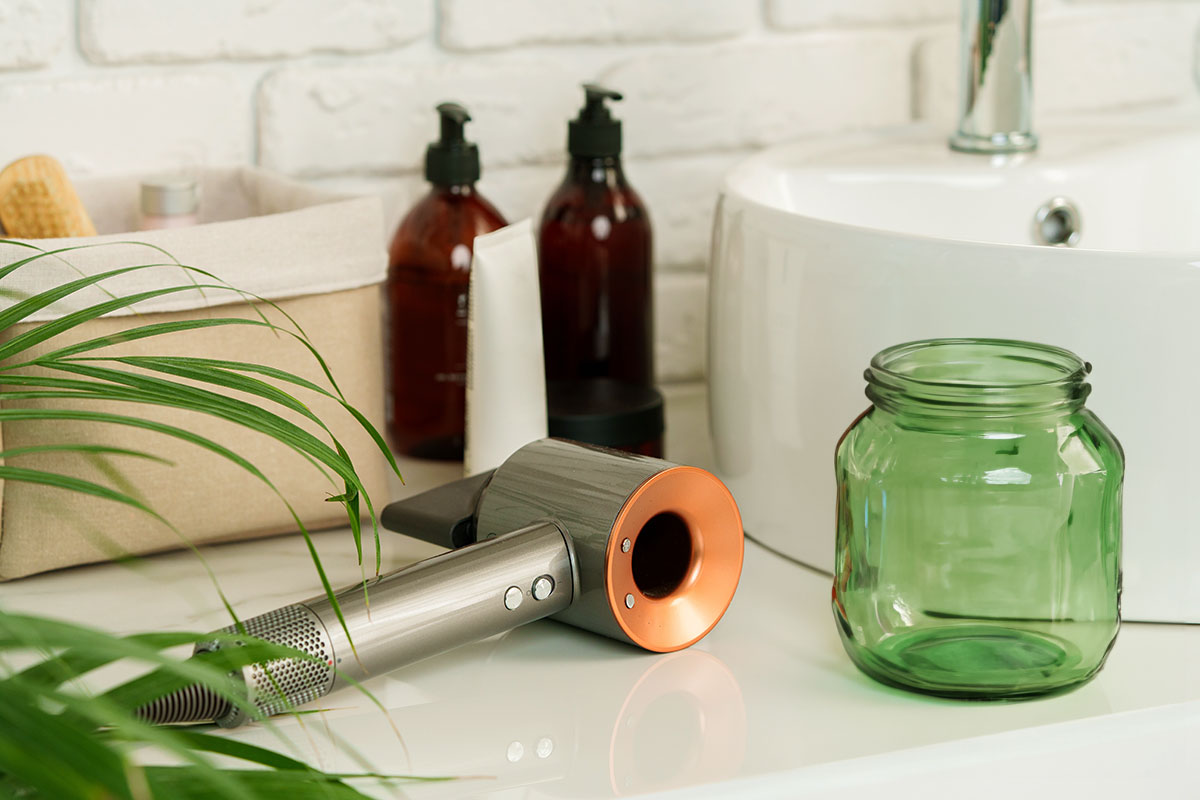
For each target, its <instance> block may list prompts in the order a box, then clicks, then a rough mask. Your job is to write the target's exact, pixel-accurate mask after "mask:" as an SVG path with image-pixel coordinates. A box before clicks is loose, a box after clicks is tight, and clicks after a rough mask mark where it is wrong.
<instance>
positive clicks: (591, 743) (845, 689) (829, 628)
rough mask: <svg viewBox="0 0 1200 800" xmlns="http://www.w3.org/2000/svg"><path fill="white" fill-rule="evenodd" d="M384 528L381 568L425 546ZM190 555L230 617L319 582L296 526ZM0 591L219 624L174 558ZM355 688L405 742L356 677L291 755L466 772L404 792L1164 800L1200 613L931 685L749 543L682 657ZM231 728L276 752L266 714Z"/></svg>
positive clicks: (508, 657) (445, 660) (442, 660)
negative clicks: (1070, 676)
mask: <svg viewBox="0 0 1200 800" xmlns="http://www.w3.org/2000/svg"><path fill="white" fill-rule="evenodd" d="M381 535H382V536H383V537H384V538H383V553H384V561H385V564H384V568H385V569H393V568H396V567H398V566H401V565H403V564H405V563H408V562H410V561H412V560H415V559H418V558H422V557H425V556H428V555H431V554H433V553H435V552H436V551H437V548H434V547H433V546H431V545H427V544H424V543H420V542H416V541H413V540H410V539H407V538H405V537H401V536H398V535H395V534H390V533H386V532H384V533H383V534H381ZM316 540H317V545H318V548H319V550H320V552H321V554H322V557H323V559H324V560H325V563H326V566H327V569H328V570H329V572H330V577H331V580H333V582H334V584H335V585H339V584H345V583H350V582H353V581H354V579H355V578H356V576H357V575H358V568H357V566H356V565H355V563H354V550H353V545H352V541H351V538H350V535H349V533H348V532H346V531H334V532H327V533H322V534H318V535H317V536H316ZM205 553H206V555H207V557H208V559H209V561H210V563H211V565H212V567H213V569H214V570H215V572H216V574H217V575H218V577H219V579H220V582H221V586H222V587H223V588H224V590H225V592H226V593H227V594H228V596H229V597H230V599H231V601H232V602H233V603H234V604H235V606H236V607H237V609H238V610H239V613H241V614H243V615H247V616H248V615H253V614H257V613H261V612H263V611H267V610H269V609H271V608H274V607H277V606H279V605H283V604H285V603H288V602H292V601H295V600H301V599H303V598H305V597H308V596H311V595H313V594H316V593H318V592H317V587H318V586H319V584H318V582H317V578H316V575H315V574H314V571H313V569H312V567H311V565H310V562H309V559H308V555H307V553H306V551H305V547H304V545H303V542H302V540H301V539H299V538H298V537H283V538H275V539H268V540H261V541H257V542H247V543H241V544H230V545H221V546H216V547H211V548H206V549H205ZM0 603H2V604H3V606H4V608H6V609H8V610H12V611H28V612H36V613H41V614H47V615H52V616H59V617H63V618H66V619H71V620H76V621H80V622H87V623H91V624H94V625H98V626H101V627H103V628H107V629H109V630H112V631H116V632H120V633H132V632H136V631H143V630H149V629H190V630H207V629H212V628H216V627H220V626H222V625H225V624H227V623H228V619H227V617H226V616H225V613H224V611H223V610H222V609H221V606H220V603H219V601H218V599H217V596H216V593H215V591H214V590H213V588H212V585H211V583H210V582H209V581H208V579H207V578H206V577H205V575H204V571H203V570H202V568H201V567H200V565H199V564H198V563H197V561H196V559H195V557H194V556H191V555H189V554H187V553H173V554H167V555H160V556H155V557H151V558H146V559H143V560H142V561H141V562H139V563H138V564H136V565H135V566H134V567H132V568H130V567H123V566H117V565H111V564H110V565H102V566H93V567H82V568H76V569H71V570H64V571H60V572H57V573H51V574H48V575H42V576H38V577H33V578H28V579H24V580H20V581H15V582H12V583H8V584H5V585H3V586H0ZM367 686H368V688H370V689H371V691H372V692H374V693H375V694H376V696H377V697H378V698H379V699H380V700H381V701H382V702H383V704H384V705H385V706H386V707H387V709H388V710H389V713H390V715H391V717H392V720H393V721H394V722H395V725H396V728H397V729H398V730H399V732H400V734H401V737H402V740H403V741H401V740H400V739H397V737H396V735H395V733H394V732H393V731H392V729H391V727H390V726H389V723H388V721H387V719H386V718H385V717H384V714H383V713H382V712H381V711H380V710H379V709H377V708H376V707H375V706H373V705H372V704H371V703H370V702H369V701H368V700H366V699H365V698H364V697H362V696H361V695H359V694H357V693H356V692H355V691H354V690H345V691H340V692H337V693H335V694H332V695H330V696H328V697H326V698H324V699H323V701H320V704H321V706H322V707H323V708H326V709H328V711H326V712H325V713H324V714H322V715H321V716H320V717H314V716H307V717H305V722H304V724H303V726H301V724H300V723H299V722H298V721H297V720H296V719H294V718H286V717H285V718H281V719H279V720H278V721H277V722H276V723H275V727H276V728H277V729H278V731H280V732H282V733H283V734H284V736H285V737H286V738H287V739H288V740H290V742H291V746H292V748H293V749H294V752H295V753H296V754H298V755H299V756H300V757H302V758H304V759H306V760H308V761H310V762H312V763H314V764H316V765H319V766H321V767H323V768H325V769H327V770H333V771H339V772H340V771H347V772H351V771H358V770H361V769H362V764H361V763H360V762H358V761H357V760H356V759H355V758H354V757H353V756H351V755H350V754H349V753H348V752H346V751H343V750H339V749H338V747H336V746H335V745H333V744H331V742H330V737H331V736H332V737H335V738H337V739H339V740H341V741H342V742H343V743H344V744H345V745H348V746H349V748H350V749H352V750H353V751H355V752H357V753H358V754H359V755H360V756H361V757H362V758H363V759H365V760H366V762H369V763H370V765H371V766H372V767H373V768H374V769H376V770H378V771H380V772H384V773H389V774H395V773H404V774H417V775H427V776H428V775H457V776H479V777H471V778H465V779H462V780H456V781H450V782H444V783H425V784H404V785H403V786H402V787H401V788H402V792H403V794H404V796H408V797H413V798H423V797H431V798H433V797H436V798H447V797H463V796H465V797H503V798H511V797H521V798H558V797H613V796H624V795H632V794H639V793H649V792H658V791H664V790H671V789H681V788H685V787H691V788H690V790H689V791H688V792H686V794H687V796H695V797H726V796H730V795H731V794H733V793H735V791H736V794H737V795H738V796H739V797H760V796H761V797H769V796H794V795H796V794H798V793H799V792H800V791H801V790H803V791H804V792H805V796H806V797H810V796H811V797H824V796H827V795H828V796H831V797H832V796H834V795H835V794H836V795H837V796H839V797H840V796H844V792H845V791H846V790H848V789H868V788H875V789H885V790H886V791H888V792H889V794H891V795H893V796H895V795H897V794H899V796H908V795H907V794H906V793H905V792H904V791H902V790H903V789H904V788H905V787H908V788H909V789H911V790H912V793H913V796H916V795H917V794H920V795H921V796H922V797H938V796H942V795H941V794H940V793H939V792H937V791H935V792H933V793H932V794H930V791H929V790H930V789H931V788H936V787H938V786H943V788H945V789H946V791H950V790H951V788H952V787H960V788H961V786H962V785H963V782H964V781H970V782H971V783H972V796H973V797H980V796H983V797H987V796H992V795H991V794H989V791H994V792H996V795H995V796H1001V794H1005V792H1004V791H1002V790H1001V787H1003V786H1004V785H1005V783H1006V779H1015V778H1016V777H1020V778H1021V781H1020V782H1021V783H1024V782H1025V780H1026V779H1029V778H1030V776H1039V775H1040V776H1042V778H1039V780H1042V779H1045V780H1050V781H1065V780H1067V779H1070V780H1072V781H1076V782H1077V781H1084V782H1085V783H1086V782H1087V781H1095V782H1096V784H1097V786H1096V788H1097V789H1103V790H1105V791H1102V792H1100V794H1099V796H1108V794H1107V792H1109V791H1111V792H1112V793H1113V795H1114V796H1115V794H1117V793H1118V789H1119V788H1120V789H1121V790H1122V791H1125V790H1126V789H1130V788H1134V787H1140V788H1142V789H1145V788H1147V786H1154V787H1155V788H1156V789H1158V790H1159V796H1166V797H1172V796H1193V797H1194V796H1196V795H1195V794H1186V793H1185V792H1187V791H1189V790H1190V791H1193V792H1195V791H1197V787H1200V780H1198V779H1197V778H1196V775H1197V772H1196V769H1197V767H1196V765H1195V756H1196V755H1197V754H1198V753H1200V627H1197V626H1181V625H1144V624H1130V625H1126V626H1125V627H1124V628H1122V630H1121V633H1120V636H1119V638H1118V640H1117V644H1116V648H1115V649H1114V651H1113V653H1112V656H1111V658H1110V659H1109V662H1108V665H1107V666H1106V667H1105V669H1104V670H1103V672H1101V674H1100V675H1099V676H1098V677H1097V678H1096V680H1094V681H1093V682H1092V683H1090V684H1088V685H1086V686H1084V687H1082V688H1081V689H1079V690H1077V691H1074V692H1071V693H1069V694H1065V695H1062V696H1059V697H1053V698H1049V699H1044V700H1036V701H1026V702H1020V703H966V702H959V701H943V700H936V699H932V698H927V697H921V696H918V695H912V694H907V693H904V692H900V691H897V690H894V689H890V688H887V687H884V686H881V685H879V684H877V683H874V682H873V681H871V680H870V679H868V678H866V677H865V676H863V675H861V674H860V673H859V672H858V671H857V670H856V669H855V668H854V667H853V666H852V665H851V663H850V661H849V660H848V659H847V658H846V656H845V655H844V653H843V651H842V647H841V644H840V643H839V641H838V638H837V633H836V631H835V629H834V624H833V619H832V615H831V613H830V611H829V580H828V578H826V577H824V576H820V575H817V574H814V573H812V572H809V571H807V570H805V569H803V568H800V567H798V566H796V565H794V564H792V563H790V562H787V561H785V560H783V559H781V558H779V557H777V556H775V555H773V554H771V553H768V552H767V551H765V550H763V549H762V548H760V547H758V546H757V545H754V544H749V545H748V547H747V558H746V569H745V572H744V575H743V578H742V582H741V586H740V588H739V591H738V594H737V597H736V598H735V599H734V602H733V605H732V606H731V608H730V610H729V612H728V613H727V614H726V616H725V618H724V620H722V622H721V623H720V624H719V625H718V626H717V628H716V629H715V630H714V631H713V633H712V634H711V635H709V636H708V638H706V639H705V640H703V641H702V642H701V643H699V644H698V645H696V646H695V647H693V648H691V649H690V650H687V651H683V652H679V653H674V654H669V655H650V654H647V653H643V652H640V651H638V650H635V649H634V648H632V647H629V646H627V645H623V644H620V643H617V642H615V641H609V640H606V639H603V638H601V637H598V636H594V635H591V634H588V633H585V632H582V631H579V630H575V629H573V628H570V627H568V626H566V625H562V624H559V623H556V622H539V623H535V624H533V625H531V626H528V627H527V628H524V629H519V630H515V631H512V632H510V633H508V634H506V635H502V636H499V637H495V638H492V639H489V640H487V641H484V642H480V643H477V644H472V645H468V646H465V647H462V648H460V649H458V650H455V651H452V652H450V653H447V654H444V655H442V656H438V657H436V658H433V659H429V660H427V661H425V662H422V663H419V664H415V665H413V666H410V667H407V668H404V669H401V670H398V671H396V672H394V673H392V674H389V675H382V676H378V677H376V678H374V679H372V680H371V681H369V682H368V684H367ZM228 735H231V736H235V737H237V738H239V739H243V740H246V741H252V742H255V743H258V744H263V745H267V746H272V747H279V746H280V740H279V739H278V738H277V736H276V735H275V734H273V733H271V732H269V731H268V730H267V729H266V728H264V726H262V725H252V726H248V727H245V728H241V729H238V730H235V731H232V732H230V733H229V734H228ZM980 767H991V769H987V770H986V772H987V773H988V774H989V775H991V777H990V778H989V779H988V781H987V782H986V785H980V784H979V783H978V781H977V780H976V778H977V777H978V775H979V774H980V772H979V770H980ZM996 768H1000V769H996ZM918 778H919V780H918ZM727 781H736V783H735V784H733V785H727V784H723V783H722V782H727ZM1043 782H1044V781H1043ZM1122 787H1124V788H1122ZM1076 788H1078V787H1076ZM918 789H919V791H917V790H918ZM369 791H371V792H372V793H373V794H375V793H378V794H379V795H380V796H391V795H390V794H389V793H388V790H386V789H380V788H378V787H376V788H372V789H369ZM1071 796H1077V797H1082V796H1085V795H1083V794H1074V795H1071ZM1090 796H1092V797H1094V796H1098V795H1097V794H1096V793H1095V792H1093V793H1092V794H1091V795H1090Z"/></svg>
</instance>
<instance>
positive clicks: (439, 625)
mask: <svg viewBox="0 0 1200 800" xmlns="http://www.w3.org/2000/svg"><path fill="white" fill-rule="evenodd" d="M573 559H574V556H573V551H572V547H571V542H570V539H569V538H568V537H567V535H566V534H565V533H564V532H563V531H562V530H561V529H560V528H559V527H558V525H556V524H555V523H553V522H539V523H535V524H532V525H529V526H527V527H524V528H521V529H519V530H515V531H512V532H511V533H506V534H503V535H501V536H497V537H495V538H494V539H489V540H488V541H486V542H481V543H479V544H476V545H472V546H470V547H464V548H462V549H459V550H451V551H449V552H447V553H443V554H441V555H437V556H434V557H433V558H429V559H426V560H424V561H421V562H418V563H416V564H412V565H411V566H408V567H405V568H403V569H400V570H397V571H395V572H392V573H389V574H387V575H384V576H381V577H379V578H377V579H375V580H372V581H370V582H368V584H367V592H368V597H364V595H363V586H362V584H354V585H353V586H349V587H347V588H345V589H343V590H341V591H339V592H337V593H336V597H337V601H338V605H339V606H340V607H341V610H342V615H343V617H344V618H345V620H346V625H345V628H343V626H342V624H341V622H339V621H338V618H337V615H336V614H335V613H334V610H333V606H332V604H331V603H330V601H329V599H328V598H327V597H326V596H324V595H321V596H318V597H313V598H311V599H309V600H305V601H304V602H302V603H295V604H292V605H290V606H285V607H283V608H279V609H276V610H274V611H270V612H268V613H266V614H263V615H260V616H258V617H254V618H252V619H248V620H246V621H245V622H244V623H243V625H244V626H245V628H246V632H247V633H248V634H249V635H251V636H254V637H257V638H260V639H265V640H266V641H269V642H275V643H277V644H283V645H288V646H290V647H295V648H297V649H299V650H301V651H303V652H305V653H307V654H308V655H310V656H312V657H313V660H304V659H296V658H285V659H276V660H274V661H270V662H268V663H267V664H266V665H262V664H251V665H249V666H247V667H245V668H243V669H242V670H241V671H240V674H239V673H235V678H240V679H241V681H242V682H243V683H244V684H245V687H246V692H247V697H248V698H249V699H250V701H251V702H252V703H253V704H254V705H255V706H256V707H257V709H258V711H259V713H260V714H262V715H263V716H270V715H272V714H278V713H280V712H282V711H285V710H287V709H289V708H293V707H295V706H298V705H300V704H303V703H307V702H311V701H312V700H315V699H317V698H318V697H321V696H323V695H326V694H328V693H330V692H332V691H333V690H334V689H337V688H340V687H342V686H344V685H346V683H347V680H346V679H347V678H349V679H351V680H355V681H362V680H365V679H367V678H369V677H371V676H373V675H382V674H384V673H386V672H389V671H391V670H393V669H396V668H397V667H401V666H403V665H405V664H411V663H412V662H414V661H419V660H421V659H423V658H428V657H429V656H433V655H437V654H438V653H442V652H445V651H446V650H450V649H452V648H454V647H457V646H458V645H461V644H466V643H467V642H472V641H476V640H478V639H482V638H484V637H487V636H491V635H493V634H497V633H501V632H503V631H506V630H510V629H511V628H515V627H517V626H519V625H524V624H526V623H529V622H533V621H535V620H539V619H541V618H543V617H546V616H549V615H551V614H554V613H556V612H559V611H562V610H563V609H564V608H566V607H567V606H569V605H570V604H571V602H572V599H573V598H574V595H575V592H576V589H577V583H578V578H577V573H576V569H575V567H574V561H573ZM368 598H369V603H370V605H369V607H368ZM347 628H348V629H349V631H350V635H351V636H352V637H353V640H354V650H352V649H351V647H350V641H349V639H347V637H346V629H347ZM221 632H222V633H236V632H237V631H236V628H234V627H233V626H230V627H227V628H225V629H223V630H222V631H221ZM221 646H228V645H222V644H218V643H216V642H212V643H201V644H199V645H197V646H196V651H197V652H201V651H204V650H213V649H215V648H217V647H221ZM276 687H278V689H277V688H276ZM280 690H282V696H281V694H280ZM214 698H216V696H215V695H214V694H213V693H211V692H208V691H207V690H205V689H202V688H198V687H188V688H187V689H186V690H181V691H180V692H176V693H174V694H172V695H168V696H167V697H165V698H162V699H161V700H159V701H156V702H155V703H152V704H150V705H149V706H146V707H145V708H143V709H141V710H140V711H139V714H140V715H141V716H142V718H144V719H146V720H148V721H150V722H185V721H200V720H209V719H214V718H215V722H216V723H217V724H218V725H221V726H223V727H236V726H238V725H241V724H242V723H243V722H246V721H247V719H248V715H247V714H246V713H245V712H244V711H242V710H240V709H237V708H234V707H232V706H231V705H230V704H229V703H228V702H226V701H223V700H221V699H220V698H216V699H215V700H214Z"/></svg>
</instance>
